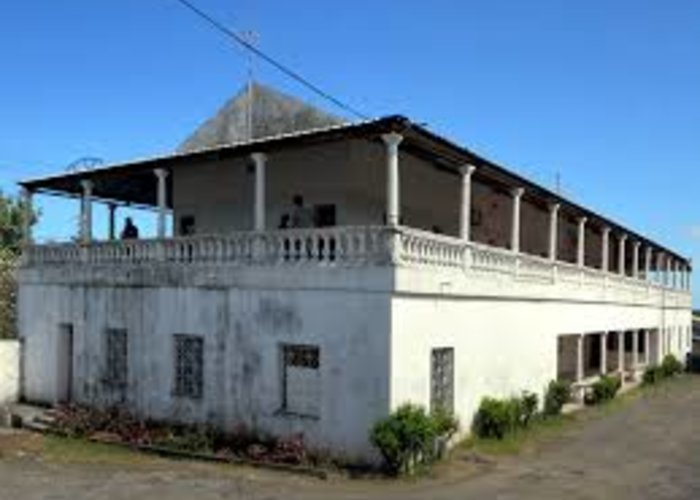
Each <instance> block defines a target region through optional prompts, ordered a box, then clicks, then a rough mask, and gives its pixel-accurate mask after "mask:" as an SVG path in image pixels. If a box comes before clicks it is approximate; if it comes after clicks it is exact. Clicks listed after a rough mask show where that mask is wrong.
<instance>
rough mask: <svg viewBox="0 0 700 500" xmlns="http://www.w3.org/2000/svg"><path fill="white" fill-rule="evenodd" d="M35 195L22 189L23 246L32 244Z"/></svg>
mask: <svg viewBox="0 0 700 500" xmlns="http://www.w3.org/2000/svg"><path fill="white" fill-rule="evenodd" d="M33 197H34V194H33V193H32V191H31V190H29V189H27V188H22V245H23V246H28V245H31V244H32V223H33V222H34V221H33V218H34V208H33Z"/></svg>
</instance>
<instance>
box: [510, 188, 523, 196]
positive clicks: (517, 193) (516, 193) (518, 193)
mask: <svg viewBox="0 0 700 500" xmlns="http://www.w3.org/2000/svg"><path fill="white" fill-rule="evenodd" d="M510 194H512V195H513V198H520V197H521V196H522V195H523V194H525V188H522V187H514V188H511V190H510Z"/></svg>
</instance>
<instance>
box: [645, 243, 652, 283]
mask: <svg viewBox="0 0 700 500" xmlns="http://www.w3.org/2000/svg"><path fill="white" fill-rule="evenodd" d="M650 274H651V247H646V250H645V252H644V279H645V280H647V281H649V280H650V277H651V276H650Z"/></svg>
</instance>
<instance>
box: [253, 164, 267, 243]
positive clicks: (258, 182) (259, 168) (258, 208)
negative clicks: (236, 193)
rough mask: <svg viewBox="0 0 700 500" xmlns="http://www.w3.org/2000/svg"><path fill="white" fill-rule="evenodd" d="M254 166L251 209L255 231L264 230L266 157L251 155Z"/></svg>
mask: <svg viewBox="0 0 700 500" xmlns="http://www.w3.org/2000/svg"><path fill="white" fill-rule="evenodd" d="M250 157H251V159H252V160H253V163H254V164H255V201H254V203H255V206H254V207H253V229H255V230H256V231H264V230H265V225H266V223H265V193H266V189H265V181H266V180H265V173H266V172H265V170H266V168H265V167H266V165H267V156H266V155H265V154H264V153H253V154H251V155H250Z"/></svg>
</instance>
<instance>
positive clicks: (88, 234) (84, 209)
mask: <svg viewBox="0 0 700 500" xmlns="http://www.w3.org/2000/svg"><path fill="white" fill-rule="evenodd" d="M80 185H81V187H82V188H83V196H82V199H81V201H80V240H81V241H82V242H83V243H90V242H91V241H92V188H93V183H92V181H91V180H90V179H83V180H81V181H80Z"/></svg>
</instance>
